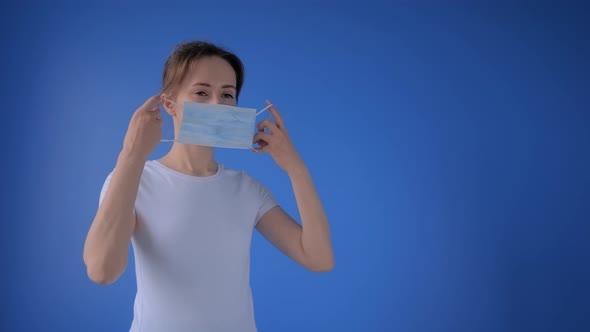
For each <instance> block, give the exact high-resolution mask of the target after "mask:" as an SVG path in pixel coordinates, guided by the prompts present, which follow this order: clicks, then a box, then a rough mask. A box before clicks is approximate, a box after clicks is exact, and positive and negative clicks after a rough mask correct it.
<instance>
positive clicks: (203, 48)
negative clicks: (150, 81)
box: [161, 41, 244, 100]
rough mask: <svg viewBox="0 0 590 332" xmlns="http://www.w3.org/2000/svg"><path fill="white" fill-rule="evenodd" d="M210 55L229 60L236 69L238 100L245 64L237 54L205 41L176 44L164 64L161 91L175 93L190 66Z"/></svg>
mask: <svg viewBox="0 0 590 332" xmlns="http://www.w3.org/2000/svg"><path fill="white" fill-rule="evenodd" d="M208 56H218V57H220V58H222V59H224V60H225V61H227V62H228V63H229V64H230V65H231V66H232V68H233V69H234V72H235V73H236V90H237V91H236V100H237V99H238V97H239V96H240V90H241V89H242V84H243V83H244V65H243V63H242V61H241V60H240V58H238V57H237V56H236V55H235V54H233V53H231V52H229V51H227V50H225V49H223V48H221V47H219V46H217V45H214V44H212V43H208V42H203V41H191V42H185V43H181V44H179V45H177V46H176V48H175V49H174V52H173V53H172V54H171V55H170V56H169V57H168V59H167V60H166V64H165V65H164V73H163V75H162V91H161V93H167V94H172V95H175V94H176V92H175V91H174V90H175V89H176V88H177V87H178V86H179V85H180V84H181V83H182V82H183V81H184V78H185V76H186V74H187V72H188V70H189V68H190V66H192V65H193V64H194V63H195V62H196V61H197V60H199V59H201V58H204V57H208Z"/></svg>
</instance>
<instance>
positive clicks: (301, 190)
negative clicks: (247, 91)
mask: <svg viewBox="0 0 590 332" xmlns="http://www.w3.org/2000/svg"><path fill="white" fill-rule="evenodd" d="M267 104H268V105H269V106H270V107H269V110H270V112H271V113H272V115H273V117H274V119H275V122H272V121H270V120H268V119H267V120H264V121H262V122H260V123H259V124H258V131H259V132H258V134H256V136H255V137H254V142H255V143H258V144H259V145H260V146H261V148H258V149H255V150H254V151H256V152H268V153H270V154H271V156H272V157H273V159H274V160H275V162H276V163H277V164H278V165H279V166H280V167H281V168H282V169H283V170H285V171H286V172H287V174H288V175H289V178H290V180H291V184H292V187H293V192H294V194H295V199H296V201H297V207H298V209H299V215H300V216H301V225H299V224H298V223H297V222H296V221H295V220H293V218H292V217H291V216H289V215H288V214H287V213H286V212H285V211H284V210H283V209H282V208H280V207H276V208H273V209H271V210H269V211H268V212H267V213H266V214H265V215H264V216H263V217H262V218H261V219H260V221H259V222H258V224H257V226H256V228H257V230H258V231H259V232H260V233H261V234H262V235H263V236H264V237H265V238H266V239H268V240H269V241H270V242H271V243H272V244H273V245H275V246H276V247H277V248H278V249H279V250H281V251H282V252H283V253H285V254H286V255H287V256H289V257H291V258H292V259H293V260H295V261H296V262H298V263H299V264H301V265H303V266H304V267H306V268H308V269H310V270H312V271H329V270H331V269H332V268H333V266H334V253H333V250H332V244H331V240H330V228H329V225H328V218H327V217H326V214H325V212H324V208H323V207H322V204H321V201H320V198H319V195H318V193H317V191H316V189H315V186H314V183H313V181H312V178H311V175H310V172H309V170H308V169H307V167H306V165H305V163H304V162H303V160H302V159H301V157H300V156H299V154H298V153H297V151H296V150H295V147H294V146H293V144H292V143H291V140H290V138H289V134H288V132H287V129H286V128H285V124H284V122H283V119H282V117H281V115H280V114H279V112H278V111H277V110H276V108H274V106H271V105H270V103H269V102H267ZM265 129H266V130H268V132H265Z"/></svg>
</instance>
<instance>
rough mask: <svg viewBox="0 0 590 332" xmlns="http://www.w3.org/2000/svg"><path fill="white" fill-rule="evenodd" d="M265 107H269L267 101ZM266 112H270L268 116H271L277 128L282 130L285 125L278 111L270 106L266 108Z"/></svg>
mask: <svg viewBox="0 0 590 332" xmlns="http://www.w3.org/2000/svg"><path fill="white" fill-rule="evenodd" d="M266 105H271V103H270V101H268V100H267V101H266ZM268 110H269V111H270V114H272V116H273V118H274V119H275V122H276V123H277V127H279V128H284V127H285V123H284V122H283V117H282V116H281V114H280V113H279V111H277V109H276V108H275V107H274V106H270V107H269V108H268Z"/></svg>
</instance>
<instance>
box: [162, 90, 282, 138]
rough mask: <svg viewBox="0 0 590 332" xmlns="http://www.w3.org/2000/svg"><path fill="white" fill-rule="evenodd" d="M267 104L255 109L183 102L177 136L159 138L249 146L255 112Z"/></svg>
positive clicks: (252, 134) (252, 133) (252, 135)
mask: <svg viewBox="0 0 590 332" xmlns="http://www.w3.org/2000/svg"><path fill="white" fill-rule="evenodd" d="M166 100H167V99H166ZM168 101H169V102H171V103H173V104H175V105H176V106H178V104H177V103H175V102H173V101H170V100H168ZM270 106H271V105H268V106H267V107H265V108H264V109H262V110H261V111H260V112H258V113H257V112H256V109H253V108H243V107H236V106H228V105H220V104H204V103H195V102H185V103H184V109H183V112H182V122H181V125H180V130H179V132H178V137H177V138H176V139H174V140H170V139H165V140H162V142H178V143H183V144H194V145H202V146H212V147H220V148H234V149H251V148H253V146H252V144H253V143H252V139H253V137H254V127H255V125H256V123H255V122H256V116H257V115H259V114H260V113H262V112H264V111H265V110H267V109H268V108H269V107H270Z"/></svg>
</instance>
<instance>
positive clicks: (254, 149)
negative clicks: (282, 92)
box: [250, 104, 272, 152]
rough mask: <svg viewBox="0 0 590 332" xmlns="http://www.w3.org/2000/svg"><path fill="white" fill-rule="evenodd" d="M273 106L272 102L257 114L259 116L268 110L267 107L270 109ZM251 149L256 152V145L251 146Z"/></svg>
mask: <svg viewBox="0 0 590 332" xmlns="http://www.w3.org/2000/svg"><path fill="white" fill-rule="evenodd" d="M271 106H272V104H270V105H268V106H266V107H265V108H263V109H261V110H260V111H258V113H256V116H258V115H260V114H262V112H264V111H266V110H267V109H269V108H270V107H271ZM250 150H251V151H254V152H256V148H255V147H254V146H252V147H251V148H250Z"/></svg>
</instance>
